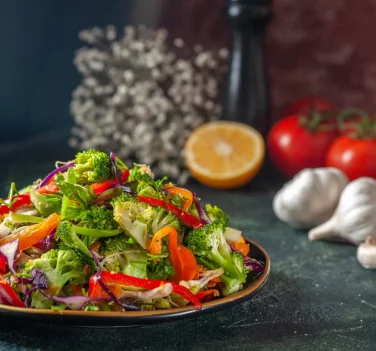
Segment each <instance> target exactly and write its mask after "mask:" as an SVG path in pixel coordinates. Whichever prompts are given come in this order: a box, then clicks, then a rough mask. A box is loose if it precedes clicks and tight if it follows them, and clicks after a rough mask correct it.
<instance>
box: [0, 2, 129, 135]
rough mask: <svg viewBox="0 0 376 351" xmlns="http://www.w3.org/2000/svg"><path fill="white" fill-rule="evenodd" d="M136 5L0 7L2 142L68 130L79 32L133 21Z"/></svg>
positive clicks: (15, 4)
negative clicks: (46, 132)
mask: <svg viewBox="0 0 376 351" xmlns="http://www.w3.org/2000/svg"><path fill="white" fill-rule="evenodd" d="M132 3H133V2H132V1H125V0H111V1H104V0H90V1H89V0H80V1H76V0H64V1H57V0H54V1H44V0H33V1H23V0H12V1H3V2H1V4H0V42H1V43H2V47H1V49H0V80H1V84H0V116H1V117H0V118H1V125H0V140H1V141H2V142H4V141H8V140H15V139H21V138H22V139H23V138H27V137H29V136H31V135H33V134H35V133H43V132H45V131H48V130H57V129H69V127H70V125H71V123H72V120H71V118H70V116H69V101H70V98H71V92H72V90H73V89H74V87H75V85H76V84H77V82H78V79H79V76H78V74H77V73H76V69H75V68H74V66H73V64H72V61H73V53H74V50H76V49H77V48H79V47H80V46H81V43H80V42H79V39H78V32H79V31H80V30H81V29H84V28H87V27H92V26H96V25H97V26H105V25H107V24H109V23H113V24H115V25H117V26H119V27H122V26H124V24H126V23H128V22H129V20H130V14H131V10H132V5H133V4H132Z"/></svg>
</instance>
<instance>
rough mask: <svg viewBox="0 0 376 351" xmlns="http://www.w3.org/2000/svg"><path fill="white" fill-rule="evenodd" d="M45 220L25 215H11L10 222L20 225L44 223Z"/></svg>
mask: <svg viewBox="0 0 376 351" xmlns="http://www.w3.org/2000/svg"><path fill="white" fill-rule="evenodd" d="M43 219H44V218H42V217H37V216H29V215H24V214H22V213H12V214H11V215H10V221H11V222H12V224H19V223H40V222H42V221H43Z"/></svg>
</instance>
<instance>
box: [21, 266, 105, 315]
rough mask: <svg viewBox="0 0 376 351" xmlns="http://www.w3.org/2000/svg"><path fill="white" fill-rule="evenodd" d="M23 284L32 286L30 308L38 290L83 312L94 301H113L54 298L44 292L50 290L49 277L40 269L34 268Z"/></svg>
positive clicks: (83, 297)
mask: <svg viewBox="0 0 376 351" xmlns="http://www.w3.org/2000/svg"><path fill="white" fill-rule="evenodd" d="M23 283H24V284H31V285H32V288H31V289H28V290H27V292H26V299H25V306H26V307H28V308H30V307H31V297H32V293H33V292H34V291H36V290H38V291H39V292H40V293H41V294H42V295H43V296H44V297H45V298H46V299H49V300H52V301H55V302H58V303H62V304H64V305H66V306H67V307H68V308H69V309H71V310H81V309H83V308H84V307H85V306H86V305H87V304H88V303H89V302H93V301H105V302H110V301H111V300H110V299H109V298H95V297H87V296H67V297H62V296H52V295H49V294H46V293H45V292H44V291H43V290H45V289H47V288H48V281H47V277H46V275H45V274H44V273H43V271H42V270H40V269H38V268H33V269H32V271H31V278H29V279H23Z"/></svg>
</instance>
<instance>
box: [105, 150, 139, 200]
mask: <svg viewBox="0 0 376 351" xmlns="http://www.w3.org/2000/svg"><path fill="white" fill-rule="evenodd" d="M110 160H111V164H112V168H113V170H114V174H115V177H116V180H117V182H118V186H119V187H120V188H122V190H123V191H124V192H125V193H127V194H131V195H136V192H135V191H133V190H132V189H131V188H130V187H129V186H130V185H132V184H135V182H137V181H135V182H128V183H125V184H123V183H122V181H121V175H120V171H119V169H118V168H117V166H116V154H114V153H113V152H111V153H110Z"/></svg>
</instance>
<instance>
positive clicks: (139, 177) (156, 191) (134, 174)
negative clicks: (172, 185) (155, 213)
mask: <svg viewBox="0 0 376 351" xmlns="http://www.w3.org/2000/svg"><path fill="white" fill-rule="evenodd" d="M150 174H151V172H148V171H147V168H145V166H143V165H141V166H140V165H135V166H134V167H133V168H132V169H131V170H130V171H129V177H128V181H130V182H131V181H134V180H136V181H137V188H136V192H137V194H138V195H140V196H147V197H153V198H157V199H161V198H162V194H161V192H160V190H161V189H162V187H163V182H164V181H165V180H166V179H167V178H166V177H165V178H163V179H160V180H154V179H153V177H151V175H150Z"/></svg>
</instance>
